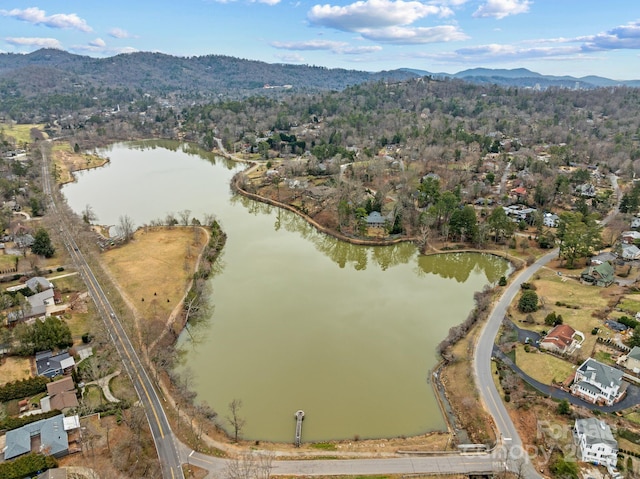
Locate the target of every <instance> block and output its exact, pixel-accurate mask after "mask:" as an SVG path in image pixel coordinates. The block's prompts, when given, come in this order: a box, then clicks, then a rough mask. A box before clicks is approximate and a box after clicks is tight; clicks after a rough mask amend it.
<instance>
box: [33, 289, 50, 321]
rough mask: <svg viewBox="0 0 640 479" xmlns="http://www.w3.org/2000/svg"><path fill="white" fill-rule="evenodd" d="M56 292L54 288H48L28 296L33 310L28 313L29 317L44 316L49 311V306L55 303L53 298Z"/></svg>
mask: <svg viewBox="0 0 640 479" xmlns="http://www.w3.org/2000/svg"><path fill="white" fill-rule="evenodd" d="M53 296H54V293H53V290H52V289H47V290H44V291H41V292H39V293H36V294H34V295H32V296H27V301H29V304H30V305H31V312H30V313H29V314H27V315H26V316H27V317H30V318H32V317H34V316H44V315H45V313H46V311H47V306H51V305H53V304H55V301H54V299H53Z"/></svg>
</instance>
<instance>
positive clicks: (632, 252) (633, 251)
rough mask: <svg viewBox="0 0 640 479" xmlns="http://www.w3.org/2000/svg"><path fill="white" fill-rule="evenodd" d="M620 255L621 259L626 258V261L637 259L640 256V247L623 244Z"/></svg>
mask: <svg viewBox="0 0 640 479" xmlns="http://www.w3.org/2000/svg"><path fill="white" fill-rule="evenodd" d="M621 256H622V259H626V260H627V261H631V260H634V259H638V258H640V248H638V247H637V246H636V245H634V244H623V245H622V254H621Z"/></svg>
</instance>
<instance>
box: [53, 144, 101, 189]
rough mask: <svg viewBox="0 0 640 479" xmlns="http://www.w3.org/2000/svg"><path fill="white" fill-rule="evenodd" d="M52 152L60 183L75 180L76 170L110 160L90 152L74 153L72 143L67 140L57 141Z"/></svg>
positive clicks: (97, 165)
mask: <svg viewBox="0 0 640 479" xmlns="http://www.w3.org/2000/svg"><path fill="white" fill-rule="evenodd" d="M52 152H53V164H54V172H55V178H56V181H57V182H58V183H59V184H64V183H71V182H73V181H74V178H73V172H74V171H79V170H87V169H90V168H97V167H99V166H103V165H105V164H106V163H108V161H109V159H108V158H103V157H100V156H97V155H92V154H89V153H74V151H73V150H72V149H71V145H70V144H69V143H66V142H57V143H55V144H54V145H53V149H52Z"/></svg>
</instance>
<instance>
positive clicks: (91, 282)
mask: <svg viewBox="0 0 640 479" xmlns="http://www.w3.org/2000/svg"><path fill="white" fill-rule="evenodd" d="M217 142H218V146H219V147H220V149H221V150H222V144H221V142H220V141H219V140H217ZM42 169H43V171H42V173H43V180H42V181H43V190H44V192H45V194H46V195H47V197H48V199H49V207H50V208H51V211H52V212H53V213H54V214H56V215H58V217H59V219H60V223H59V224H60V234H61V236H62V239H63V241H64V243H65V245H66V247H67V249H68V251H69V254H70V256H71V258H72V260H73V262H74V263H75V265H76V267H77V268H78V271H79V272H80V274H81V275H82V278H83V279H84V281H85V283H86V285H87V288H88V290H89V293H90V295H91V297H92V299H93V300H94V302H95V304H96V307H97V309H98V312H99V313H100V315H101V316H102V319H103V321H104V323H105V325H106V327H107V330H108V331H109V335H110V338H111V340H112V341H113V343H114V345H115V346H116V349H117V351H118V353H119V354H120V357H121V359H122V362H123V365H124V367H125V370H126V372H127V373H128V374H129V376H130V378H131V381H132V382H133V384H134V387H135V390H136V393H137V394H138V397H139V399H140V402H141V403H142V405H143V407H144V409H145V412H146V415H147V420H148V422H149V426H150V428H151V433H152V436H153V439H154V442H155V445H156V449H157V451H158V456H159V459H160V464H161V468H162V477H163V479H176V478H178V479H183V478H184V475H183V473H182V469H181V467H180V464H181V463H183V464H192V465H195V466H199V467H202V468H204V469H206V470H208V471H209V475H208V476H207V477H221V476H223V475H224V473H225V471H226V470H227V467H228V461H227V460H225V459H221V458H215V457H211V456H207V455H204V454H201V453H197V452H195V451H193V450H192V449H190V448H189V447H188V446H186V445H184V444H182V443H181V442H180V441H179V440H178V439H177V438H176V437H175V436H174V435H173V433H172V431H171V427H170V425H169V422H168V420H167V417H166V415H165V412H164V409H163V403H162V401H161V400H160V398H159V397H158V394H157V393H156V391H155V389H154V387H153V385H152V383H151V381H150V379H149V377H148V375H147V373H146V371H145V369H144V367H143V365H142V362H141V361H140V359H139V357H138V355H137V354H136V351H135V349H134V348H133V346H132V344H131V342H130V341H129V338H128V337H127V333H126V331H125V330H124V328H123V327H122V324H121V323H120V321H119V319H118V317H117V315H116V313H115V311H114V309H113V308H112V306H111V305H110V303H109V300H108V298H107V296H106V295H105V293H104V291H103V290H102V288H101V287H100V284H99V283H98V281H97V279H96V278H95V276H94V275H93V273H92V271H91V268H90V267H89V265H88V263H87V262H86V260H85V259H84V256H83V255H82V253H81V252H80V249H79V248H78V245H77V244H76V242H75V240H74V239H73V236H72V234H71V232H70V230H71V227H70V226H68V225H67V224H66V223H65V217H64V215H62V214H59V212H58V210H57V207H56V205H55V202H54V201H53V196H52V195H51V185H50V181H51V180H50V177H49V171H48V161H47V158H46V155H45V152H44V148H43V166H42ZM610 178H611V183H612V186H613V188H614V190H615V191H616V194H617V195H618V206H619V202H620V195H619V189H618V185H617V178H616V177H615V175H611V176H610ZM617 210H618V208H617V207H616V208H615V209H614V211H612V212H611V214H610V215H609V216H607V218H606V219H605V220H604V221H603V223H606V222H608V221H610V220H611V218H613V216H614V215H615V214H616V213H617ZM557 252H558V250H557V249H556V250H553V251H551V252H550V253H548V254H546V255H545V256H543V257H542V258H540V259H538V261H536V262H535V263H534V264H532V265H531V266H529V267H528V268H527V269H525V270H523V271H521V272H520V274H519V275H518V276H517V277H516V278H515V279H514V280H513V281H512V282H511V284H510V285H509V286H508V287H507V288H506V289H505V291H504V293H503V294H502V296H501V297H500V299H499V301H498V302H497V303H496V305H495V306H494V308H493V310H492V312H491V314H490V316H489V319H488V321H487V323H486V325H485V327H484V328H483V330H482V332H481V334H480V338H479V340H478V343H477V345H476V351H475V355H474V361H473V370H474V375H475V379H476V383H477V385H478V388H479V391H480V396H481V397H482V398H483V402H484V404H485V406H486V408H487V410H488V411H489V412H490V414H491V415H492V416H493V418H494V421H495V426H496V428H497V431H498V434H499V436H500V438H499V442H498V445H497V447H496V448H495V449H494V450H493V451H492V452H491V453H483V454H455V453H454V454H450V453H449V454H446V453H442V454H439V455H428V456H419V457H418V456H410V457H394V458H386V459H372V458H368V459H343V460H290V461H289V460H287V461H275V460H274V461H271V463H270V469H271V473H273V474H277V475H294V476H302V475H304V476H313V475H367V474H417V473H422V474H447V473H459V474H486V473H489V472H500V471H504V470H505V469H506V468H508V469H510V470H512V471H516V472H518V474H519V475H520V474H522V475H523V476H524V477H526V478H527V479H539V478H540V477H541V476H540V475H539V474H538V473H537V472H536V471H535V469H534V468H533V467H532V466H531V464H530V463H529V462H528V456H527V454H526V453H523V449H522V441H521V439H520V437H519V436H518V433H517V430H516V428H515V426H514V425H513V422H512V421H511V418H510V417H509V414H508V412H507V410H506V408H505V407H504V404H503V403H502V398H501V397H500V395H499V394H498V391H497V389H496V387H495V384H494V382H493V376H492V374H491V351H492V349H493V343H494V341H495V337H496V335H497V333H498V329H499V328H500V325H501V323H502V318H504V316H505V314H506V311H507V307H508V306H509V305H510V304H511V302H512V301H513V299H514V297H515V295H516V294H517V292H518V291H519V289H520V284H522V283H523V282H525V281H527V280H528V279H529V278H531V276H532V275H533V274H534V273H535V272H536V271H538V270H539V269H540V268H541V267H542V266H544V265H545V264H547V263H548V262H549V261H550V260H551V259H552V258H554V257H555V256H556V255H557Z"/></svg>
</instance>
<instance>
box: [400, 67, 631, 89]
mask: <svg viewBox="0 0 640 479" xmlns="http://www.w3.org/2000/svg"><path fill="white" fill-rule="evenodd" d="M402 70H404V71H408V72H410V73H415V74H416V75H420V76H427V75H429V76H431V77H434V78H459V79H462V80H465V81H468V82H472V83H493V84H496V85H501V86H518V87H530V88H535V87H536V86H537V87H540V88H543V89H544V88H549V87H560V88H582V89H589V88H600V87H612V86H622V85H624V86H629V87H636V88H637V87H640V80H625V81H618V80H612V79H610V78H605V77H600V76H595V75H589V76H586V77H580V78H577V77H572V76H568V75H567V76H554V75H542V74H540V73H536V72H532V71H531V70H527V69H526V68H514V69H512V70H506V69H491V68H472V69H470V70H463V71H461V72H458V73H453V74H451V73H431V72H428V71H424V70H415V69H407V68H403V69H402Z"/></svg>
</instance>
